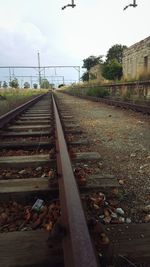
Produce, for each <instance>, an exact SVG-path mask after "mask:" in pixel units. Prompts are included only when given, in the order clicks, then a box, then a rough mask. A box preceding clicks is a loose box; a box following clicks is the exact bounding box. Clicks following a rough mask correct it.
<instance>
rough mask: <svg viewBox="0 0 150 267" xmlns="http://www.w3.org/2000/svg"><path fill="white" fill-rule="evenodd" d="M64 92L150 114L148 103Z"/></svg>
mask: <svg viewBox="0 0 150 267" xmlns="http://www.w3.org/2000/svg"><path fill="white" fill-rule="evenodd" d="M63 93H66V94H69V95H72V96H75V97H79V98H83V99H87V100H91V101H94V102H102V103H105V104H107V105H112V106H116V107H121V108H125V109H131V110H134V111H138V112H142V113H144V114H150V106H147V105H138V104H134V103H131V102H124V101H118V100H114V99H111V98H102V97H93V96H87V95H81V94H73V93H70V92H63Z"/></svg>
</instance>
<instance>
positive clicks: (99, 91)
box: [87, 87, 109, 98]
mask: <svg viewBox="0 0 150 267" xmlns="http://www.w3.org/2000/svg"><path fill="white" fill-rule="evenodd" d="M87 95H88V96H95V97H102V98H103V97H105V96H109V91H108V90H107V89H106V88H103V87H95V88H90V89H89V90H88V91H87Z"/></svg>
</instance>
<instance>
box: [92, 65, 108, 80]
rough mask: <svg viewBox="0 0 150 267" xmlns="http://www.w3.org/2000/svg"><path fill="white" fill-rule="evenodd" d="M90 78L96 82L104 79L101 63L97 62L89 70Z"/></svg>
mask: <svg viewBox="0 0 150 267" xmlns="http://www.w3.org/2000/svg"><path fill="white" fill-rule="evenodd" d="M89 78H90V80H93V81H95V82H101V81H104V77H103V76H102V73H101V65H100V64H97V65H95V66H94V67H92V68H90V70H89Z"/></svg>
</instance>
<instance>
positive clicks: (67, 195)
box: [52, 96, 100, 267]
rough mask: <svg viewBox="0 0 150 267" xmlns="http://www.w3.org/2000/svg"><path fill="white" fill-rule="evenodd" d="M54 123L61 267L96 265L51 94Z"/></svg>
mask: <svg viewBox="0 0 150 267" xmlns="http://www.w3.org/2000/svg"><path fill="white" fill-rule="evenodd" d="M52 100H53V107H54V116H55V123H56V149H57V167H58V175H59V180H58V182H59V195H60V203H61V212H62V217H61V220H62V224H63V227H64V228H65V230H66V235H64V237H63V240H62V243H63V250H64V262H65V267H79V266H80V267H87V266H88V267H96V266H100V265H99V264H98V261H97V258H96V254H95V251H94V248H93V244H92V241H91V238H90V235H89V231H88V227H87V223H86V219H85V215H84V211H83V208H82V204H81V200H80V195H79V191H78V188H77V184H76V181H75V177H74V174H73V171H72V166H71V161H70V158H69V154H68V150H67V145H66V142H65V138H64V134H63V130H62V126H61V122H60V118H59V114H58V110H57V106H56V103H55V100H54V97H53V96H52Z"/></svg>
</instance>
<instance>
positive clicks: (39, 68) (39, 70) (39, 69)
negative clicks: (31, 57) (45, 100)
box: [38, 51, 41, 88]
mask: <svg viewBox="0 0 150 267" xmlns="http://www.w3.org/2000/svg"><path fill="white" fill-rule="evenodd" d="M38 72H39V86H40V88H41V67H40V52H39V51H38Z"/></svg>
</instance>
